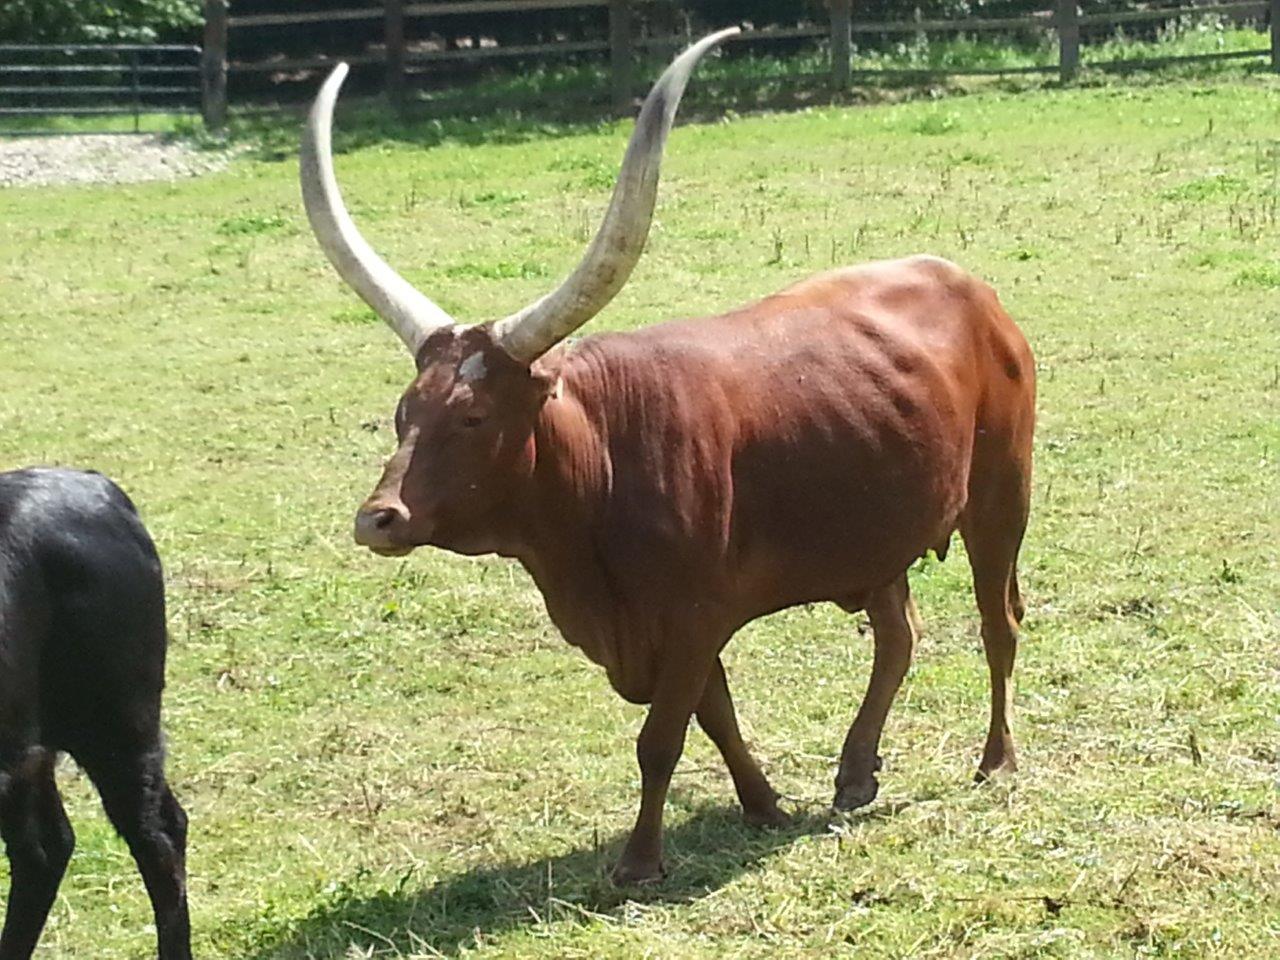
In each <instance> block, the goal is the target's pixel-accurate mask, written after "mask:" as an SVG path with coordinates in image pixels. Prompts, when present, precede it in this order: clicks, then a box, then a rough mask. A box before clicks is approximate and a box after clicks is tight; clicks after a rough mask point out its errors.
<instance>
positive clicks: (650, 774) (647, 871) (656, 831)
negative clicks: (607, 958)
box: [613, 658, 713, 884]
mask: <svg viewBox="0 0 1280 960" xmlns="http://www.w3.org/2000/svg"><path fill="white" fill-rule="evenodd" d="M712 662H713V661H711V660H699V661H697V662H693V661H692V658H680V659H679V661H678V662H674V663H670V662H669V663H668V664H667V665H665V666H664V667H663V670H662V672H661V674H660V675H659V677H658V682H657V684H656V686H655V687H654V693H653V702H652V705H651V706H650V707H649V716H648V717H646V718H645V721H644V726H643V727H641V728H640V736H639V737H638V738H637V739H636V759H637V760H639V762H640V783H641V794H640V814H639V816H637V817H636V825H635V828H634V829H633V830H632V831H631V836H630V838H628V840H627V845H626V847H625V848H624V849H623V851H622V858H621V859H620V860H619V861H618V863H617V866H615V867H614V868H613V880H614V883H619V884H627V883H644V882H646V881H652V880H659V879H661V878H662V875H663V867H662V809H663V807H664V806H665V804H666V802H667V787H668V786H670V784H671V774H672V773H674V772H675V769H676V763H678V762H679V760H680V754H681V752H682V751H683V750H684V737H685V732H686V731H687V730H688V729H689V718H690V716H692V714H693V710H694V708H695V707H696V706H697V705H698V701H699V700H701V699H702V691H703V688H704V687H705V686H706V683H707V674H708V673H709V671H710V666H711V663H712Z"/></svg>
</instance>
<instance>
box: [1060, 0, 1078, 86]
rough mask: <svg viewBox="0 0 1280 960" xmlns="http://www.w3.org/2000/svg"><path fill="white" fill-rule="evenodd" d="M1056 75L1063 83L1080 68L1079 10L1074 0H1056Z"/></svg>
mask: <svg viewBox="0 0 1280 960" xmlns="http://www.w3.org/2000/svg"><path fill="white" fill-rule="evenodd" d="M1056 19H1057V21H1058V23H1057V26H1058V76H1059V78H1060V79H1061V80H1062V82H1063V83H1067V82H1068V81H1070V80H1072V79H1074V78H1075V75H1076V72H1077V71H1078V70H1079V69H1080V10H1079V8H1077V7H1076V0H1058V16H1057V18H1056Z"/></svg>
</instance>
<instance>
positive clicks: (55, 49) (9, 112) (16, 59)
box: [0, 43, 200, 133]
mask: <svg viewBox="0 0 1280 960" xmlns="http://www.w3.org/2000/svg"><path fill="white" fill-rule="evenodd" d="M199 112H200V48H199V47H195V46H178V45H173V44H97V43H92V44H84V43H71V44H0V117H32V118H35V117H49V116H66V115H68V114H75V115H92V114H107V115H113V114H115V115H120V116H132V117H133V130H134V131H137V130H138V129H139V128H140V118H141V116H142V114H144V113H199ZM20 125H21V124H19V126H20ZM16 132H23V131H21V130H18V129H17V128H16V127H12V126H10V125H5V126H0V133H16Z"/></svg>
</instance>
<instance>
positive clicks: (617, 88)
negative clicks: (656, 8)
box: [609, 0, 635, 117]
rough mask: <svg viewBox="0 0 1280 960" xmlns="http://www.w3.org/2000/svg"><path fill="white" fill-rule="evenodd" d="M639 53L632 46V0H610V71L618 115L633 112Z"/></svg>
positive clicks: (614, 108)
mask: <svg viewBox="0 0 1280 960" xmlns="http://www.w3.org/2000/svg"><path fill="white" fill-rule="evenodd" d="M634 68H635V56H634V54H633V52H632V49H631V0H609V73H610V79H611V82H612V96H611V98H610V99H611V102H612V105H613V112H614V113H615V114H616V115H617V116H620V117H622V116H626V115H627V114H629V113H630V112H631V92H632V83H633V81H632V71H633V69H634Z"/></svg>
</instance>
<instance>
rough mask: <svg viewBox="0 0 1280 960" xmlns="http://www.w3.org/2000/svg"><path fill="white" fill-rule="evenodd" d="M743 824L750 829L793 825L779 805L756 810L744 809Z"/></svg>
mask: <svg viewBox="0 0 1280 960" xmlns="http://www.w3.org/2000/svg"><path fill="white" fill-rule="evenodd" d="M742 819H743V822H745V823H746V825H747V826H749V827H761V828H764V827H774V828H777V827H785V826H787V825H788V824H790V823H791V818H790V817H789V816H787V815H786V814H785V813H783V812H782V811H781V810H780V809H778V805H777V804H776V803H775V804H771V805H770V806H767V807H759V808H757V809H754V810H747V809H745V808H744V809H743V811H742Z"/></svg>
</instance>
